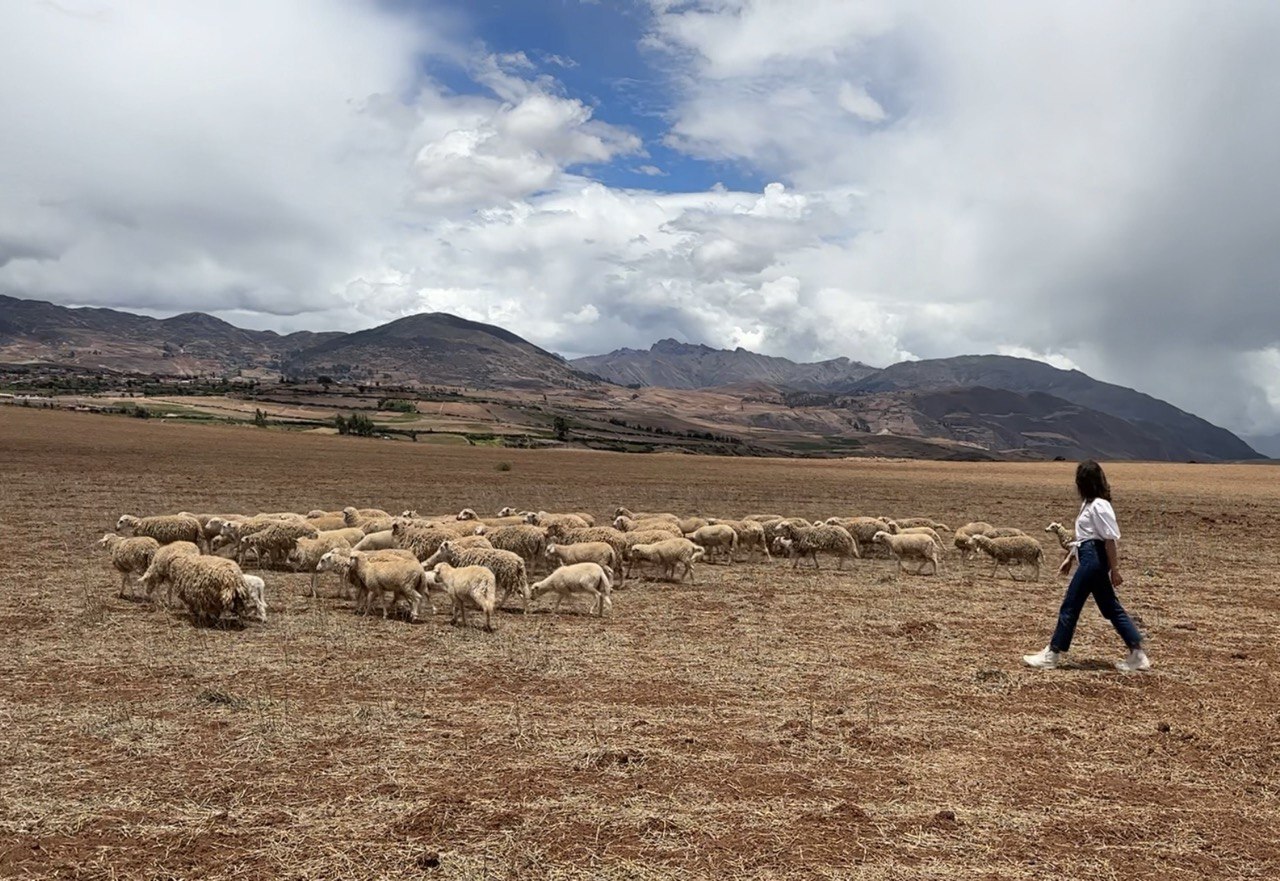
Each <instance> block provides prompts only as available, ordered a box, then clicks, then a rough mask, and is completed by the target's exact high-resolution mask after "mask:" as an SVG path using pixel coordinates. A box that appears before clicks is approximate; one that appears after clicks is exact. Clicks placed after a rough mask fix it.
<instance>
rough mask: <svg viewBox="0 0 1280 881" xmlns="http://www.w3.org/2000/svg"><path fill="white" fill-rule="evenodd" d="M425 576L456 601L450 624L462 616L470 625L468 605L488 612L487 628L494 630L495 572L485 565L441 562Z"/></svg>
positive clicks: (464, 622) (430, 583)
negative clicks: (457, 564) (456, 565)
mask: <svg viewBox="0 0 1280 881" xmlns="http://www.w3.org/2000/svg"><path fill="white" fill-rule="evenodd" d="M423 576H424V578H425V579H426V582H427V584H428V585H431V586H433V587H440V588H443V589H444V592H445V593H446V594H447V595H448V597H449V600H450V601H451V602H452V604H453V617H452V618H450V619H449V623H450V624H457V623H458V617H459V615H461V617H462V626H463V627H466V626H467V607H468V606H470V607H471V608H473V609H479V610H480V611H482V612H484V629H485V630H486V631H489V632H492V631H493V612H494V609H496V608H497V605H498V603H497V592H498V591H497V583H496V581H497V580H496V579H495V578H494V575H493V572H492V571H490V570H489V569H487V568H486V567H484V566H458V567H454V566H453V565H452V564H450V563H439V564H437V565H436V566H435V568H433V569H431V570H430V571H424V572H423Z"/></svg>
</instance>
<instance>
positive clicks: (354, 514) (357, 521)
mask: <svg viewBox="0 0 1280 881" xmlns="http://www.w3.org/2000/svg"><path fill="white" fill-rule="evenodd" d="M390 517H391V515H390V514H388V513H387V512H386V511H384V510H382V509H381V508H355V507H353V506H351V505H347V507H345V508H343V509H342V519H343V522H345V523H346V525H347V526H364V525H365V523H367V522H368V521H370V520H387V519H389V518H390Z"/></svg>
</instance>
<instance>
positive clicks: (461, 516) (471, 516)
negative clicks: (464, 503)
mask: <svg viewBox="0 0 1280 881" xmlns="http://www.w3.org/2000/svg"><path fill="white" fill-rule="evenodd" d="M457 519H458V520H479V519H480V518H479V517H478V516H476V512H475V511H473V510H472V509H471V508H463V509H462V510H461V511H459V512H458V516H457Z"/></svg>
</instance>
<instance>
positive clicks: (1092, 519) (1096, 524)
mask: <svg viewBox="0 0 1280 881" xmlns="http://www.w3.org/2000/svg"><path fill="white" fill-rule="evenodd" d="M1119 538H1120V525H1119V524H1118V523H1116V512H1115V509H1114V508H1112V507H1111V503H1110V502H1108V501H1107V500H1106V499H1094V500H1093V501H1092V502H1085V503H1084V504H1082V505H1081V506H1080V516H1079V517H1077V518H1076V540H1075V542H1073V544H1075V545H1076V546H1077V547H1079V545H1080V543H1081V542H1085V541H1089V540H1090V539H1102V540H1103V541H1117V540H1119Z"/></svg>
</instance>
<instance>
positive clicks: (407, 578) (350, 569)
mask: <svg viewBox="0 0 1280 881" xmlns="http://www.w3.org/2000/svg"><path fill="white" fill-rule="evenodd" d="M330 553H333V552H332V551H331V552H330ZM383 554H385V552H374V553H366V552H365V551H349V552H348V554H347V560H348V562H347V578H348V579H349V580H350V581H351V583H352V584H354V585H355V586H356V588H357V589H358V591H359V594H358V599H357V602H356V610H357V611H367V610H368V605H369V602H370V601H372V600H373V599H378V600H380V601H381V604H382V617H383V618H386V617H387V601H386V594H388V593H391V594H394V595H395V596H396V598H398V599H404V600H406V601H407V602H408V603H409V620H410V621H417V620H419V618H418V610H419V606H420V605H421V603H422V600H423V596H424V594H425V593H426V583H425V582H426V574H425V573H424V572H423V571H422V566H420V565H419V564H418V561H417V559H414V560H409V559H407V558H405V557H388V556H384V555H383ZM428 604H430V601H429V600H428ZM431 611H432V612H433V613H434V612H435V608H434V607H432V610H431Z"/></svg>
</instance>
